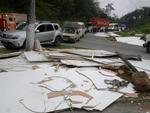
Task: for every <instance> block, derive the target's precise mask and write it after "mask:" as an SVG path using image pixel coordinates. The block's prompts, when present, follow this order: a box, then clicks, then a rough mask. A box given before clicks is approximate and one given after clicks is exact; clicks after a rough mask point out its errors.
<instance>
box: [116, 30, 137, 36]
mask: <svg viewBox="0 0 150 113" xmlns="http://www.w3.org/2000/svg"><path fill="white" fill-rule="evenodd" d="M116 34H118V35H120V36H123V37H126V36H134V35H135V32H134V31H126V32H116Z"/></svg>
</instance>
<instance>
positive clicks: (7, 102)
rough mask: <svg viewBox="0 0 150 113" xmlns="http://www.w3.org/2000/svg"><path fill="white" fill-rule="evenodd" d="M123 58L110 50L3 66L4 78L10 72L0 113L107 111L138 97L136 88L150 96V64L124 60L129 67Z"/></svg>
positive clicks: (32, 55) (33, 55)
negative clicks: (120, 102) (109, 107)
mask: <svg viewBox="0 0 150 113" xmlns="http://www.w3.org/2000/svg"><path fill="white" fill-rule="evenodd" d="M118 56H120V54H119V53H112V52H107V51H104V50H83V49H68V50H67V49H66V50H58V49H57V50H44V51H41V52H37V51H30V52H24V54H22V55H20V56H18V57H14V58H10V59H4V60H0V65H1V66H2V67H0V69H2V72H3V71H5V70H6V71H8V72H5V73H2V72H1V73H0V89H1V91H2V92H1V93H0V100H1V101H3V104H1V105H0V106H1V107H0V112H1V113H7V111H8V109H9V112H13V113H14V112H15V113H33V112H37V113H46V112H55V111H58V110H65V109H70V110H72V108H79V109H85V110H99V111H102V110H104V109H105V108H106V107H108V106H109V105H110V104H112V103H113V102H115V101H116V100H117V99H119V98H120V97H122V96H125V97H138V93H137V92H136V91H135V90H134V86H135V87H136V90H137V91H141V90H139V89H142V90H144V91H148V90H146V89H148V88H149V84H150V81H149V80H150V79H149V77H150V76H149V72H150V71H149V69H150V65H147V66H145V65H144V64H145V63H149V61H146V60H143V59H142V60H141V57H140V56H131V55H129V56H128V55H126V56H125V55H124V56H123V57H125V58H124V59H125V61H127V59H130V60H129V61H127V62H128V63H127V65H125V63H126V62H125V63H124V60H122V59H119V58H118ZM24 57H25V58H26V59H25V58H24ZM120 58H121V57H120ZM130 62H131V63H130ZM129 64H130V65H129ZM140 64H141V65H140ZM132 65H133V66H132ZM131 66H132V68H131ZM133 67H134V68H133ZM16 71H17V72H16ZM139 71H140V72H139ZM143 71H146V72H147V74H146V73H145V72H143ZM16 81H17V82H16ZM133 85H134V86H133ZM4 86H5V87H4ZM10 89H11V90H12V91H13V92H11V95H10ZM24 89H26V90H24Z"/></svg>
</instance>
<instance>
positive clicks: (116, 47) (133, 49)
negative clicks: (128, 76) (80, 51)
mask: <svg viewBox="0 0 150 113" xmlns="http://www.w3.org/2000/svg"><path fill="white" fill-rule="evenodd" d="M65 44H66V43H65ZM67 45H71V46H74V47H82V48H89V49H90V48H91V49H101V50H107V51H110V52H116V51H118V52H121V53H124V54H130V55H141V56H142V58H143V59H148V60H150V54H148V53H146V50H145V48H143V47H140V46H136V45H129V44H125V43H120V42H115V41H109V40H107V39H106V38H104V37H98V36H94V35H93V34H89V33H88V34H86V35H85V37H84V38H82V39H81V40H80V41H79V42H76V43H75V44H67Z"/></svg>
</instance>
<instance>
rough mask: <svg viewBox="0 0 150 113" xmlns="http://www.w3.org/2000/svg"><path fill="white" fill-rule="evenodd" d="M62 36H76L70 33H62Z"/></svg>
mask: <svg viewBox="0 0 150 113" xmlns="http://www.w3.org/2000/svg"><path fill="white" fill-rule="evenodd" d="M63 36H76V34H71V33H63Z"/></svg>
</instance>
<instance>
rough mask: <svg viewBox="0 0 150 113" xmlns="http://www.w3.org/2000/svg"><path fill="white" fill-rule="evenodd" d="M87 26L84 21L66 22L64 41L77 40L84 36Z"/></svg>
mask: <svg viewBox="0 0 150 113" xmlns="http://www.w3.org/2000/svg"><path fill="white" fill-rule="evenodd" d="M85 32H86V27H85V25H84V23H83V22H64V30H63V41H65V42H74V43H75V42H76V41H78V40H80V38H82V37H84V35H85Z"/></svg>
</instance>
